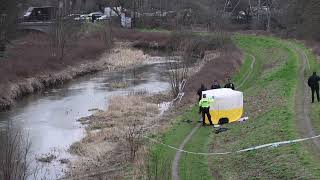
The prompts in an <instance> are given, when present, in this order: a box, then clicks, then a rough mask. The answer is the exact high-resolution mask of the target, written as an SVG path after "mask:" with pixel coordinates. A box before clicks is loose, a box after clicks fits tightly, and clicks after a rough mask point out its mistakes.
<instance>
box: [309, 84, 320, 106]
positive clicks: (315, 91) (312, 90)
mask: <svg viewBox="0 0 320 180" xmlns="http://www.w3.org/2000/svg"><path fill="white" fill-rule="evenodd" d="M311 92H312V102H314V93H316V94H317V100H318V102H320V97H319V87H312V88H311Z"/></svg>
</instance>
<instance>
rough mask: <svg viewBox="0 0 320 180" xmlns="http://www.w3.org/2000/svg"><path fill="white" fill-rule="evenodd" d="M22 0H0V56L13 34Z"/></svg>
mask: <svg viewBox="0 0 320 180" xmlns="http://www.w3.org/2000/svg"><path fill="white" fill-rule="evenodd" d="M22 3H23V0H10V1H8V0H0V57H1V56H3V53H4V52H5V50H6V45H7V44H8V43H9V41H10V39H11V38H12V37H13V36H14V35H15V32H16V27H17V20H18V15H19V12H20V7H21V6H22Z"/></svg>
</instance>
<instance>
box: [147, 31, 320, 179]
mask: <svg viewBox="0 0 320 180" xmlns="http://www.w3.org/2000/svg"><path fill="white" fill-rule="evenodd" d="M233 40H234V41H235V42H236V44H237V45H238V46H239V47H240V48H241V49H242V50H243V51H244V53H245V54H246V55H245V62H244V64H243V66H242V68H241V70H240V72H238V73H237V74H236V75H235V76H234V77H233V80H234V81H235V82H239V81H240V82H241V78H243V76H244V75H245V74H246V72H247V71H248V69H249V68H250V65H251V62H252V59H251V58H250V56H248V54H252V55H254V56H255V57H256V63H255V66H254V70H253V72H252V73H251V76H250V78H249V79H248V81H247V83H246V84H245V86H244V87H243V88H242V90H243V92H244V96H245V111H246V113H247V114H246V115H247V116H249V117H250V120H249V121H247V122H246V123H243V124H239V123H234V124H228V125H226V127H227V128H229V131H227V132H224V133H220V134H218V135H216V134H213V133H212V130H211V129H210V128H200V130H199V131H198V132H197V133H196V134H194V136H193V137H192V138H191V140H190V141H189V142H188V143H187V144H186V146H185V150H188V151H196V152H225V151H236V150H240V149H243V148H248V147H251V146H255V145H261V144H265V143H271V142H276V141H283V140H289V139H295V138H299V135H298V133H297V131H296V129H297V128H296V123H295V121H296V119H295V111H294V108H295V104H294V103H295V90H296V86H297V83H298V79H297V77H298V73H297V72H298V65H299V59H298V58H299V55H298V54H297V53H296V52H295V51H294V50H292V49H291V47H289V46H288V44H287V42H285V41H282V40H279V39H277V38H272V37H256V36H248V35H236V36H234V38H233ZM302 47H303V46H302ZM280 55H281V56H280ZM309 55H312V53H310V52H309V53H308V56H309ZM312 63H313V62H310V64H311V65H312V66H313V64H312ZM266 65H267V66H266ZM266 67H268V68H266ZM317 110H318V109H317ZM315 112H317V113H318V116H319V112H320V110H319V111H315ZM315 114H316V113H315ZM185 116H186V117H194V118H196V117H198V115H197V109H195V108H194V109H193V110H191V111H188V112H186V114H185ZM319 119H320V118H318V120H319ZM319 121H320V120H319ZM177 122H179V120H177ZM319 124H320V123H319ZM193 126H194V124H191V125H190V124H188V125H187V124H183V123H180V124H175V125H174V126H173V128H172V129H171V130H169V131H168V133H166V134H165V135H164V137H163V139H162V140H163V141H164V142H165V143H167V144H171V145H174V146H177V147H178V146H179V144H180V143H181V142H182V141H183V139H184V137H185V136H186V135H187V134H188V133H189V132H190V131H191V129H192V127H193ZM305 145H306V143H298V144H293V145H286V146H281V147H278V148H272V149H261V150H257V151H252V152H247V153H241V154H232V155H227V156H224V155H221V156H209V157H207V156H201V155H192V154H184V153H183V154H182V156H181V159H180V162H179V174H180V177H181V179H214V178H216V179H258V178H259V179H317V178H319V177H320V166H319V165H320V163H318V162H316V160H315V158H314V157H313V155H312V154H311V153H310V152H309V151H308V149H307V148H305ZM152 152H153V154H155V155H157V157H160V158H163V159H166V164H167V165H166V167H167V171H168V172H169V171H171V163H172V160H173V157H174V154H175V151H172V150H169V149H167V148H164V147H162V146H160V145H156V146H154V147H153V151H152ZM167 177H168V178H167ZM167 177H165V178H166V179H171V176H167Z"/></svg>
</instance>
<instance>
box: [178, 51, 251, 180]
mask: <svg viewBox="0 0 320 180" xmlns="http://www.w3.org/2000/svg"><path fill="white" fill-rule="evenodd" d="M249 56H251V58H252V62H251V65H250V69H249V71H248V72H247V73H246V75H245V76H244V78H243V80H242V82H241V84H240V85H239V86H238V88H241V87H242V86H243V85H244V84H245V83H246V82H247V80H248V79H249V77H250V75H251V74H252V70H253V68H254V65H255V63H256V57H255V56H253V55H252V54H249ZM200 126H201V124H200V123H199V124H198V125H197V126H195V127H194V128H193V129H192V131H191V132H190V133H189V134H188V135H187V137H186V138H185V139H184V140H183V142H182V143H181V144H180V146H179V149H184V146H185V145H186V144H187V143H188V141H189V140H190V139H191V137H192V136H193V134H194V133H195V132H196V131H197V130H198V129H199V128H200ZM181 154H182V152H181V151H177V152H176V154H175V157H174V160H173V162H172V179H173V180H179V179H180V177H179V161H180V157H181Z"/></svg>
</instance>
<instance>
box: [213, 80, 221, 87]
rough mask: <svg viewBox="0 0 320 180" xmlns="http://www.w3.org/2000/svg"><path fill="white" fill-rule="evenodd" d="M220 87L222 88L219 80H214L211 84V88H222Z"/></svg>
mask: <svg viewBox="0 0 320 180" xmlns="http://www.w3.org/2000/svg"><path fill="white" fill-rule="evenodd" d="M220 88H221V86H220V84H219V82H218V81H217V80H214V81H213V84H212V86H211V89H220Z"/></svg>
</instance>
